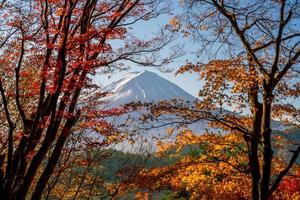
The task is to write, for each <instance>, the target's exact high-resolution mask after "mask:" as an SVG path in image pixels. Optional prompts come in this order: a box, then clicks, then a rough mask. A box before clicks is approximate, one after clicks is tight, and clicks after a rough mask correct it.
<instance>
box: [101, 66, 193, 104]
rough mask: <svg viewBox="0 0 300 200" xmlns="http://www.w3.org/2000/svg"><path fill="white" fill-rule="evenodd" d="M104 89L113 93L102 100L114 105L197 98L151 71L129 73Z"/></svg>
mask: <svg viewBox="0 0 300 200" xmlns="http://www.w3.org/2000/svg"><path fill="white" fill-rule="evenodd" d="M104 90H105V91H107V92H111V93H112V95H110V96H107V97H105V98H103V99H102V100H104V101H107V102H108V103H109V104H113V105H114V106H119V105H122V104H126V103H130V102H136V101H141V102H153V101H159V100H169V99H174V98H179V99H183V100H185V101H194V100H195V99H196V98H195V97H193V96H192V95H190V94H189V93H187V92H186V91H184V90H183V89H181V88H180V87H179V86H177V85H175V84H174V83H172V82H170V81H168V80H166V79H164V78H162V77H160V76H159V75H157V74H155V73H153V72H149V71H144V72H132V73H128V74H127V75H125V76H124V77H123V78H121V79H120V80H118V81H115V82H113V83H111V84H109V85H107V86H106V87H104Z"/></svg>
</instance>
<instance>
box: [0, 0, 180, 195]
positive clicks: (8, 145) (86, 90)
mask: <svg viewBox="0 0 300 200" xmlns="http://www.w3.org/2000/svg"><path fill="white" fill-rule="evenodd" d="M167 8H168V5H167V4H166V3H165V2H164V1H160V0H149V1H148V0H116V1H102V0H34V1H14V0H12V1H9V0H7V1H5V0H4V1H2V2H1V4H0V15H1V22H0V23H1V30H0V31H1V36H0V40H1V45H0V47H1V59H0V65H1V68H0V70H1V72H0V92H1V109H2V112H1V118H0V120H1V122H0V123H1V150H2V152H1V155H0V168H1V170H0V198H1V199H20V200H21V199H25V198H26V199H29V198H31V199H40V198H41V197H42V195H44V193H43V191H44V190H45V188H46V187H48V186H49V185H48V183H49V180H50V179H51V178H52V175H53V173H54V172H55V171H56V170H57V164H58V163H60V162H61V160H60V158H62V154H63V153H66V152H71V151H74V148H75V147H77V146H78V144H77V146H76V145H75V147H74V146H73V147H74V148H73V149H72V148H71V147H72V145H70V144H69V143H67V141H68V140H69V139H70V136H71V135H73V136H74V137H75V136H76V134H77V136H78V135H79V134H78V133H79V132H80V130H82V129H86V131H87V130H89V131H94V132H95V133H98V134H100V135H101V136H102V140H101V141H98V142H95V141H89V140H90V138H89V139H88V140H80V141H84V142H85V143H84V144H82V148H85V147H86V145H87V146H90V147H93V146H108V145H109V144H111V143H112V142H114V141H116V140H118V133H117V131H116V130H115V129H114V128H113V126H112V125H111V124H110V123H109V122H106V121H105V120H104V117H105V116H112V115H119V114H120V113H122V112H124V110H122V109H109V110H101V109H100V107H99V104H101V103H99V102H98V103H97V102H95V101H94V102H93V101H91V98H89V100H87V101H85V100H83V99H82V98H81V95H82V94H85V96H89V95H90V96H92V94H91V93H92V89H93V88H94V86H93V84H92V80H91V75H94V74H96V72H97V71H99V72H104V73H105V72H108V71H114V70H122V69H125V68H126V65H125V63H126V62H127V63H128V62H131V63H135V64H139V65H144V66H155V67H159V66H161V65H163V64H166V63H168V62H170V61H171V60H172V59H174V58H176V57H177V56H178V55H179V54H178V51H175V50H174V52H172V53H170V55H168V56H166V57H159V56H158V54H157V52H158V51H159V50H161V49H162V48H164V47H165V46H167V45H168V44H169V43H170V42H171V41H172V40H173V39H174V37H173V33H171V34H168V31H161V32H160V34H157V35H155V37H154V38H151V39H149V40H142V39H139V38H138V37H137V36H135V35H134V34H132V32H130V28H131V26H133V25H134V24H135V23H137V22H139V21H147V20H150V19H152V18H156V17H158V16H159V15H161V14H165V13H167V12H168V9H167ZM116 43H118V47H116V45H115V44H116ZM122 61H123V62H122ZM103 95H106V94H103V93H102V94H101V93H100V94H99V95H98V96H96V98H95V99H97V98H100V97H101V96H103ZM95 99H94V100H95ZM79 102H80V103H81V104H79ZM89 106H90V107H89ZM92 108H93V109H92ZM73 136H72V137H73ZM66 143H67V146H66ZM79 144H80V143H79ZM70 148H71V149H70ZM68 149H69V150H68ZM66 155H68V154H67V153H66ZM63 157H65V155H64V156H63ZM66 157H67V156H66ZM76 162H77V161H75V163H76ZM77 163H78V162H77ZM80 163H81V164H88V162H86V161H84V160H83V161H82V162H80ZM59 168H60V169H64V166H63V165H60V166H59ZM55 173H57V171H56V172H55ZM52 183H54V184H55V181H54V182H52ZM77 193H78V192H77ZM74 198H76V195H75V197H74Z"/></svg>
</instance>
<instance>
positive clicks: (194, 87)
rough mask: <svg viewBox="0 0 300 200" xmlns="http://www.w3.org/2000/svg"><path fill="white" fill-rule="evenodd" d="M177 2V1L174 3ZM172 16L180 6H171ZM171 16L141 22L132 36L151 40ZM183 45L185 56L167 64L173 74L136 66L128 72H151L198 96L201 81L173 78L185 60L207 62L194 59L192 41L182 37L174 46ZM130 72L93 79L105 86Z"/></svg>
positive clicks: (194, 49) (195, 46)
mask: <svg viewBox="0 0 300 200" xmlns="http://www.w3.org/2000/svg"><path fill="white" fill-rule="evenodd" d="M174 2H177V1H174ZM173 11H174V13H173V15H176V14H179V13H180V6H179V5H178V4H177V3H175V4H174V5H173ZM172 17H173V16H171V15H170V16H169V15H162V16H160V17H159V18H156V19H153V20H150V21H148V22H141V23H138V24H136V25H135V26H134V27H133V30H132V31H134V34H135V35H137V36H139V37H141V38H151V36H153V35H154V34H155V33H156V32H157V30H159V27H162V26H163V25H165V24H168V23H169V20H170V19H171V18H172ZM176 43H178V44H184V51H185V53H186V54H185V55H184V56H183V57H181V58H179V59H177V60H175V61H174V62H173V63H171V64H169V65H168V66H167V67H168V68H169V69H173V72H171V73H163V72H161V71H159V70H157V69H155V68H151V67H147V68H145V67H140V66H136V65H135V64H132V65H130V67H131V70H130V71H144V70H148V71H152V72H155V73H157V74H158V75H160V76H162V77H164V78H166V79H168V80H169V81H171V82H173V83H175V84H176V85H178V86H180V87H181V88H183V89H184V90H186V91H187V92H188V93H190V94H192V95H193V96H198V92H199V90H200V88H201V85H202V84H201V81H199V80H198V77H197V75H196V74H189V73H187V74H183V75H178V76H175V72H176V70H177V69H178V68H179V67H180V66H182V65H183V64H184V63H186V60H189V61H192V62H197V61H205V60H207V58H206V57H202V58H196V56H195V55H194V54H193V53H192V52H193V51H196V50H197V48H198V45H197V43H193V41H191V38H184V37H181V36H180V37H179V38H178V39H177V40H176V41H175V42H174V44H176ZM161 54H162V55H164V54H167V50H162V51H161ZM130 71H125V72H117V73H114V74H111V76H110V78H108V75H98V76H97V77H96V78H95V82H96V83H98V84H101V85H106V84H109V83H111V82H113V81H115V80H117V79H119V78H121V77H122V76H124V75H125V74H126V73H128V72H130Z"/></svg>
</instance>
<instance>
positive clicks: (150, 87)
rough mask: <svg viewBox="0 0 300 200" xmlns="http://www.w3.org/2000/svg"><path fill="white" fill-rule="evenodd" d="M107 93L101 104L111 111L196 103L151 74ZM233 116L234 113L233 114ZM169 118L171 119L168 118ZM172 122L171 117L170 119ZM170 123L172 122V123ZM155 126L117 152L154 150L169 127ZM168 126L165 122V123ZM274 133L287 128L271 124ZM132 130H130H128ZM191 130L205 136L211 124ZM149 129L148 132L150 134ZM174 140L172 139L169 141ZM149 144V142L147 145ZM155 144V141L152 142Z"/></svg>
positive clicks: (134, 75)
mask: <svg viewBox="0 0 300 200" xmlns="http://www.w3.org/2000/svg"><path fill="white" fill-rule="evenodd" d="M104 91H106V92H108V93H111V95H109V96H107V97H104V98H102V99H101V101H104V102H106V105H107V106H108V107H116V106H120V105H123V104H127V103H130V102H137V101H140V102H156V101H160V100H171V99H175V98H176V99H182V100H184V101H189V102H193V101H195V100H196V99H197V98H195V97H194V96H192V95H190V94H189V93H187V92H186V91H185V90H183V89H182V88H180V87H179V86H177V85H176V84H174V83H172V82H170V81H168V80H166V79H164V78H162V77H161V76H159V75H157V74H155V73H153V72H149V71H144V72H131V73H128V74H127V75H125V76H124V77H123V78H121V79H120V80H118V81H115V82H112V83H111V84H109V85H107V86H105V87H104ZM223 112H224V113H226V112H229V113H231V112H230V111H227V110H224V111H223ZM141 114H143V111H140V112H135V113H131V114H130V116H129V115H124V116H121V117H118V118H117V119H112V118H110V119H109V120H110V121H113V123H115V124H122V123H124V121H125V120H126V119H128V117H130V118H131V120H132V121H138V119H139V117H140V116H141ZM232 114H233V113H232ZM169 117H170V116H169ZM169 120H171V121H172V117H171V118H170V119H169ZM169 122H170V121H169ZM155 123H156V124H147V125H146V126H148V127H146V129H147V131H145V130H141V131H140V134H139V136H138V137H135V138H132V140H135V141H136V143H135V144H134V145H131V144H130V143H129V142H128V141H124V142H122V143H119V144H117V145H116V147H115V148H116V149H119V150H125V151H131V152H133V151H140V150H141V148H144V147H145V146H147V148H150V146H151V149H152V150H154V149H155V147H154V146H155V145H154V144H155V141H154V142H152V141H153V138H156V139H159V138H163V137H166V136H167V135H168V134H167V133H166V128H167V127H160V128H153V129H152V128H150V127H151V126H152V125H154V126H158V127H159V126H160V125H161V124H160V122H155ZM164 123H166V121H164ZM272 127H273V130H280V131H282V130H284V129H286V127H284V126H283V125H282V124H281V123H280V122H277V121H272ZM127 128H128V129H131V127H127ZM188 128H190V129H191V130H193V131H194V132H195V133H198V134H202V133H204V132H205V131H206V130H208V129H209V130H211V128H209V127H208V122H207V121H205V120H202V121H198V122H197V123H194V124H190V125H188ZM148 129H149V130H148ZM175 136H176V133H175V134H173V135H172V137H173V139H174V137H175ZM170 139H172V138H170ZM145 140H147V141H148V142H145ZM151 140H152V141H151Z"/></svg>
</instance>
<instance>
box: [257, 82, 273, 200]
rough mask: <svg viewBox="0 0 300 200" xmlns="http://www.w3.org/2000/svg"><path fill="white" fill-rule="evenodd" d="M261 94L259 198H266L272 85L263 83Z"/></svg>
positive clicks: (268, 183)
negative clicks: (261, 155)
mask: <svg viewBox="0 0 300 200" xmlns="http://www.w3.org/2000/svg"><path fill="white" fill-rule="evenodd" d="M263 95H264V97H263V98H264V99H263V117H262V126H261V132H262V136H263V167H262V177H261V185H260V199H262V200H268V199H269V186H270V176H271V165H272V157H273V151H272V147H271V132H272V130H271V106H272V100H273V95H272V87H271V86H270V85H269V84H264V94H263Z"/></svg>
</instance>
